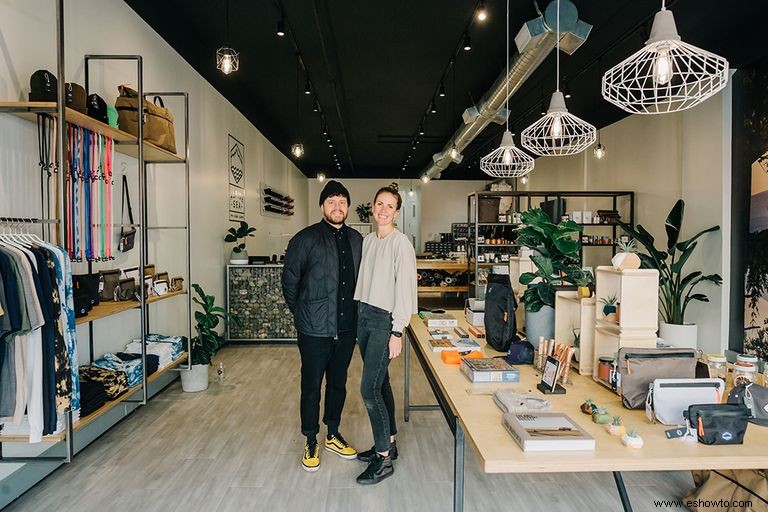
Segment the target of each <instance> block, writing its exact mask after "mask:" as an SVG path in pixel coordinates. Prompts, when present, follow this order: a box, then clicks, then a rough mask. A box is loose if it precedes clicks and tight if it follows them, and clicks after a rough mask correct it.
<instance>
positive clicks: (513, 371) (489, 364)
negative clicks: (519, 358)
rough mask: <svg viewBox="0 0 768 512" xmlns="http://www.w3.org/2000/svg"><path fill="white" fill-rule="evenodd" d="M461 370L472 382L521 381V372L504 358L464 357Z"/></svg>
mask: <svg viewBox="0 0 768 512" xmlns="http://www.w3.org/2000/svg"><path fill="white" fill-rule="evenodd" d="M461 371H462V372H464V375H466V376H467V377H468V378H469V380H471V381H472V382H520V372H519V371H518V370H517V368H515V367H514V366H512V365H510V364H509V363H508V362H506V361H505V360H504V359H503V358H498V357H484V358H481V359H463V360H462V361H461Z"/></svg>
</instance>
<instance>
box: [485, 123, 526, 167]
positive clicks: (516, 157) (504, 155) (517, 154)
mask: <svg viewBox="0 0 768 512" xmlns="http://www.w3.org/2000/svg"><path fill="white" fill-rule="evenodd" d="M533 166H534V163H533V158H531V157H530V156H529V155H528V154H526V153H525V151H523V150H521V149H520V148H518V147H517V146H515V141H514V140H513V138H512V132H510V131H509V130H504V135H502V136H501V144H500V145H499V147H498V148H496V149H494V150H493V151H491V152H490V153H488V154H487V155H485V156H484V157H483V158H481V159H480V169H482V171H483V172H484V173H485V174H487V175H488V176H492V177H494V178H521V177H523V176H525V175H526V174H528V173H529V172H531V171H532V170H533Z"/></svg>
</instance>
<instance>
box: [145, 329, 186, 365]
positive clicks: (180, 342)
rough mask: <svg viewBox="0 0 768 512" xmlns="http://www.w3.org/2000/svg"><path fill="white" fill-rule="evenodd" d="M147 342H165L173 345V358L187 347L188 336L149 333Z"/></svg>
mask: <svg viewBox="0 0 768 512" xmlns="http://www.w3.org/2000/svg"><path fill="white" fill-rule="evenodd" d="M147 343H165V344H168V345H170V346H171V347H173V359H174V360H176V359H178V357H179V356H180V355H181V354H182V353H183V352H184V351H185V350H186V349H187V337H186V336H166V335H164V334H147Z"/></svg>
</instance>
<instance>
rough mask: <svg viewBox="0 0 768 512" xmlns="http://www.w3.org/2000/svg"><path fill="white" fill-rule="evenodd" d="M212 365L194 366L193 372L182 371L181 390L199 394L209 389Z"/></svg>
mask: <svg viewBox="0 0 768 512" xmlns="http://www.w3.org/2000/svg"><path fill="white" fill-rule="evenodd" d="M210 368H211V367H210V365H207V364H193V365H192V369H191V370H182V371H181V389H183V390H184V391H186V392H187V393H197V392H198V391H205V390H206V389H208V372H209V370H210Z"/></svg>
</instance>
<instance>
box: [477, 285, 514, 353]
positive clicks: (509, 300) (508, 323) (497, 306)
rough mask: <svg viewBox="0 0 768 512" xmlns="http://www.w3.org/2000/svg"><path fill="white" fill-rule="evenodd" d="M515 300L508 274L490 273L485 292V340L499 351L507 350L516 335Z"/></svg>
mask: <svg viewBox="0 0 768 512" xmlns="http://www.w3.org/2000/svg"><path fill="white" fill-rule="evenodd" d="M516 309H517V300H516V299H515V292H513V291H512V285H511V284H510V282H509V276H508V275H505V274H490V275H489V276H488V289H487V291H486V293H485V341H487V342H488V344H489V345H490V346H491V347H493V348H494V349H495V350H498V351H499V352H507V351H508V350H509V346H510V345H512V343H514V342H516V341H519V339H520V338H518V337H517V321H516V320H515V310H516Z"/></svg>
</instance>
